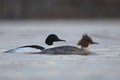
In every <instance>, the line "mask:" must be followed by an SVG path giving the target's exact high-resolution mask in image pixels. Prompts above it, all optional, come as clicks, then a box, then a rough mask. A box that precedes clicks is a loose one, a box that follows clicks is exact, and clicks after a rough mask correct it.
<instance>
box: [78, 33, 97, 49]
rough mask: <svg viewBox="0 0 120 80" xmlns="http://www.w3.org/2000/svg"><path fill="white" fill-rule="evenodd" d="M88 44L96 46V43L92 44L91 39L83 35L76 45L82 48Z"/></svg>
mask: <svg viewBox="0 0 120 80" xmlns="http://www.w3.org/2000/svg"><path fill="white" fill-rule="evenodd" d="M90 44H98V43H97V42H94V41H93V40H92V38H91V37H89V36H88V35H87V34H84V35H83V36H82V39H81V40H80V41H79V42H78V44H77V45H81V46H82V47H88V46H89V45H90Z"/></svg>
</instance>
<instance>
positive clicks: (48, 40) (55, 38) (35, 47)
mask: <svg viewBox="0 0 120 80" xmlns="http://www.w3.org/2000/svg"><path fill="white" fill-rule="evenodd" d="M57 41H64V42H66V41H65V40H62V39H59V38H58V36H57V35H55V34H50V35H48V37H47V38H46V40H45V43H46V44H47V45H49V46H53V43H54V42H57ZM44 49H45V48H44V47H42V46H39V45H27V46H21V47H17V48H15V49H10V50H8V51H6V52H5V53H23V52H40V51H41V50H44Z"/></svg>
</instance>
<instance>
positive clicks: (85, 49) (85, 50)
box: [81, 46, 90, 52]
mask: <svg viewBox="0 0 120 80" xmlns="http://www.w3.org/2000/svg"><path fill="white" fill-rule="evenodd" d="M81 51H83V52H90V49H89V48H88V47H82V46H81Z"/></svg>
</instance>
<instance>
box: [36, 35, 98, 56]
mask: <svg viewBox="0 0 120 80" xmlns="http://www.w3.org/2000/svg"><path fill="white" fill-rule="evenodd" d="M91 44H98V43H97V42H94V41H93V40H92V38H91V37H90V36H88V35H87V34H84V35H83V36H82V39H81V40H79V41H78V43H77V45H78V46H81V48H79V47H76V46H70V45H66V46H58V47H54V48H49V49H45V50H43V51H41V52H39V53H38V54H50V55H90V54H96V53H93V52H91V51H90V49H89V45H91Z"/></svg>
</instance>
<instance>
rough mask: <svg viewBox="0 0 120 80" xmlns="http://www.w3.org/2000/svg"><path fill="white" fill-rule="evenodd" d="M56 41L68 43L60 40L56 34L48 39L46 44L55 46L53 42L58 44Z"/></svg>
mask: <svg viewBox="0 0 120 80" xmlns="http://www.w3.org/2000/svg"><path fill="white" fill-rule="evenodd" d="M56 41H64V42H66V41H65V40H62V39H59V38H58V36H57V35H56V34H50V35H48V37H47V38H46V40H45V43H46V44H47V45H53V42H56Z"/></svg>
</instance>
